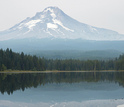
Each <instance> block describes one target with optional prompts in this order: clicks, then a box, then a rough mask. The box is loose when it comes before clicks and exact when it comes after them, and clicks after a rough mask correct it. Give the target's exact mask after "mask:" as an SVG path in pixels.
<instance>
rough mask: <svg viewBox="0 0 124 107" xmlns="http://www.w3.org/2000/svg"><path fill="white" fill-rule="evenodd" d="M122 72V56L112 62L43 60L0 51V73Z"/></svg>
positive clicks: (123, 66)
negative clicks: (49, 71) (57, 71)
mask: <svg viewBox="0 0 124 107" xmlns="http://www.w3.org/2000/svg"><path fill="white" fill-rule="evenodd" d="M6 69H7V70H34V71H45V70H60V71H62V70H63V71H77V70H78V71H81V70H88V71H89V70H94V71H95V70H124V55H120V57H119V58H116V59H114V60H108V61H104V60H86V61H83V60H76V59H65V60H60V59H56V60H53V59H44V58H39V57H37V56H31V55H25V54H24V53H23V52H22V53H15V52H13V51H12V50H11V49H8V48H7V49H6V50H2V49H0V71H4V70H6Z"/></svg>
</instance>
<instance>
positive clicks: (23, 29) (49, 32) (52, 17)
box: [0, 7, 124, 41]
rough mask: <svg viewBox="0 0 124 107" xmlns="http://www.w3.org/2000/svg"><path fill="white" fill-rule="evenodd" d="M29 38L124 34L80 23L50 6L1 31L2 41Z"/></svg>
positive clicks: (114, 36)
mask: <svg viewBox="0 0 124 107" xmlns="http://www.w3.org/2000/svg"><path fill="white" fill-rule="evenodd" d="M28 38H30V39H31V38H36V39H43V38H50V39H55V38H57V39H82V40H124V35H122V34H119V33H118V32H115V31H112V30H108V29H103V28H97V27H94V26H90V25H87V24H84V23H80V22H78V21H76V20H75V19H73V18H71V17H69V16H68V15H66V14H65V13H64V12H63V11H62V10H60V9H59V8H58V7H48V8H46V9H44V10H43V11H42V12H39V13H37V14H36V15H35V16H34V17H32V18H27V19H25V20H23V21H22V22H20V23H19V24H17V25H15V26H13V27H12V28H10V29H8V30H5V31H3V32H0V41H4V40H10V39H11V40H12V39H13V40H14V39H28Z"/></svg>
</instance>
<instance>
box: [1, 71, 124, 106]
mask: <svg viewBox="0 0 124 107" xmlns="http://www.w3.org/2000/svg"><path fill="white" fill-rule="evenodd" d="M0 92H1V93H0V107H124V106H119V105H123V104H124V73H123V72H67V73H65V72H60V73H20V74H17V73H16V74H11V73H8V74H7V73H4V74H3V73H1V74H0Z"/></svg>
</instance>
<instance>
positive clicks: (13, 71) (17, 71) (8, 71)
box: [0, 70, 124, 73]
mask: <svg viewBox="0 0 124 107" xmlns="http://www.w3.org/2000/svg"><path fill="white" fill-rule="evenodd" d="M61 72H65V73H66V72H124V70H118V71H117V70H99V71H56V70H54V71H50V70H49V71H21V70H6V71H0V73H61Z"/></svg>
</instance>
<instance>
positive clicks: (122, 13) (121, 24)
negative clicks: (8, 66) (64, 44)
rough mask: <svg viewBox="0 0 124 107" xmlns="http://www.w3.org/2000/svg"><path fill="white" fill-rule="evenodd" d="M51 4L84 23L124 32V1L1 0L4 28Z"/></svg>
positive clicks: (1, 21)
mask: <svg viewBox="0 0 124 107" xmlns="http://www.w3.org/2000/svg"><path fill="white" fill-rule="evenodd" d="M48 6H57V7H59V8H60V9H62V10H63V11H64V12H65V13H66V14H68V15H69V16H71V17H72V18H74V19H76V20H78V21H80V22H82V23H86V24H89V25H92V26H96V27H100V28H107V29H111V30H115V31H117V32H119V33H123V34H124V0H0V31H2V30H5V29H8V28H10V27H12V26H14V25H15V24H17V23H19V22H21V21H22V20H24V19H25V18H27V17H32V16H34V15H35V14H36V12H41V11H43V10H44V8H46V7H48Z"/></svg>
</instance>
